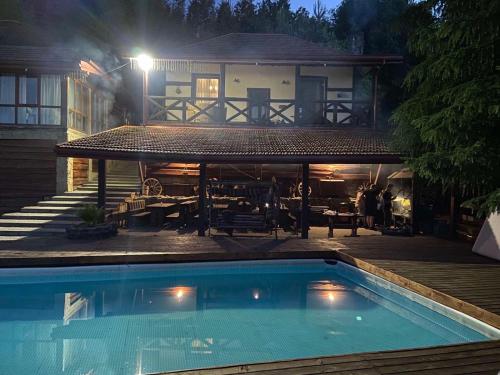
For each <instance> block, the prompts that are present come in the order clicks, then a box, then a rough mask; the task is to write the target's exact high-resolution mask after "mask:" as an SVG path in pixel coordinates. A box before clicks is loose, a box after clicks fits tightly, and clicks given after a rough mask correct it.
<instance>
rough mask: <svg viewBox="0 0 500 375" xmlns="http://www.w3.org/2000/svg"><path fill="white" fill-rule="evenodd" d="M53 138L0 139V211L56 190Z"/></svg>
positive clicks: (15, 208) (37, 199)
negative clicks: (0, 181) (0, 179)
mask: <svg viewBox="0 0 500 375" xmlns="http://www.w3.org/2000/svg"><path fill="white" fill-rule="evenodd" d="M55 144H56V141H55V140H42V139H19V140H18V139H2V140H0V160H1V162H0V176H2V183H0V213H4V212H11V211H16V210H18V209H19V208H21V207H23V206H26V205H31V204H34V203H36V202H38V201H39V200H41V199H43V197H45V196H51V195H54V194H55V193H56V155H55V153H54V146H55Z"/></svg>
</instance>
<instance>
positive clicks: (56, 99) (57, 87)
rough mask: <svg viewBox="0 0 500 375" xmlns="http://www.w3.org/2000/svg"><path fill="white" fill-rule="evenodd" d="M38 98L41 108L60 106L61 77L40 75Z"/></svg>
mask: <svg viewBox="0 0 500 375" xmlns="http://www.w3.org/2000/svg"><path fill="white" fill-rule="evenodd" d="M40 91H41V92H40V97H41V102H40V104H41V105H42V106H46V105H47V106H56V107H59V106H60V105H61V76H59V75H55V74H47V75H42V78H41V89H40Z"/></svg>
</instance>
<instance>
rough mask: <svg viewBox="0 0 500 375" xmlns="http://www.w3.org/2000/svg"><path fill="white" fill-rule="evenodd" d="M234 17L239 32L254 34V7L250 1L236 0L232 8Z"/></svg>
mask: <svg viewBox="0 0 500 375" xmlns="http://www.w3.org/2000/svg"><path fill="white" fill-rule="evenodd" d="M234 15H235V17H236V22H237V24H238V26H239V31H240V32H243V33H251V32H255V30H256V20H255V5H254V3H253V1H252V0H238V2H237V3H236V5H235V7H234Z"/></svg>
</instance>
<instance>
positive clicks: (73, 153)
mask: <svg viewBox="0 0 500 375" xmlns="http://www.w3.org/2000/svg"><path fill="white" fill-rule="evenodd" d="M54 151H55V153H56V154H57V156H59V157H76V158H89V159H106V160H133V161H150V162H151V161H163V162H169V163H215V164H224V163H231V164H233V163H234V164H239V163H241V164H246V163H250V164H252V163H256V164H261V163H263V164H302V163H309V164H331V163H346V164H349V163H352V164H377V163H381V164H400V163H401V157H400V156H399V155H396V154H373V155H369V154H366V155H355V154H352V155H349V154H346V155H238V154H234V155H224V156H222V157H221V156H218V155H201V154H166V153H155V152H135V151H122V150H96V149H90V148H89V149H84V148H72V147H67V146H61V145H56V146H55V149H54Z"/></svg>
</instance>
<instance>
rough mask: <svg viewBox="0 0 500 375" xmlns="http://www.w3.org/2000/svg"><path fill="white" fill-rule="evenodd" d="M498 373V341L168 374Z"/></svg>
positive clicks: (363, 374)
mask: <svg viewBox="0 0 500 375" xmlns="http://www.w3.org/2000/svg"><path fill="white" fill-rule="evenodd" d="M499 370H500V341H490V342H483V343H474V344H462V345H450V346H441V347H433V348H425V349H412V350H397V351H387V352H378V353H363V354H349V355H340V356H332V357H322V358H312V359H302V360H294V361H281V362H270V363H258V364H249V365H241V366H229V367H219V368H214V369H206V370H192V371H179V372H170V373H168V374H170V375H172V374H176V375H232V374H254V375H277V374H286V375H297V374H308V375H314V374H335V375H347V374H360V375H361V374H362V375H381V374H419V375H428V374H440V375H451V374H470V375H473V374H475V375H480V374H492V375H498V372H499Z"/></svg>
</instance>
